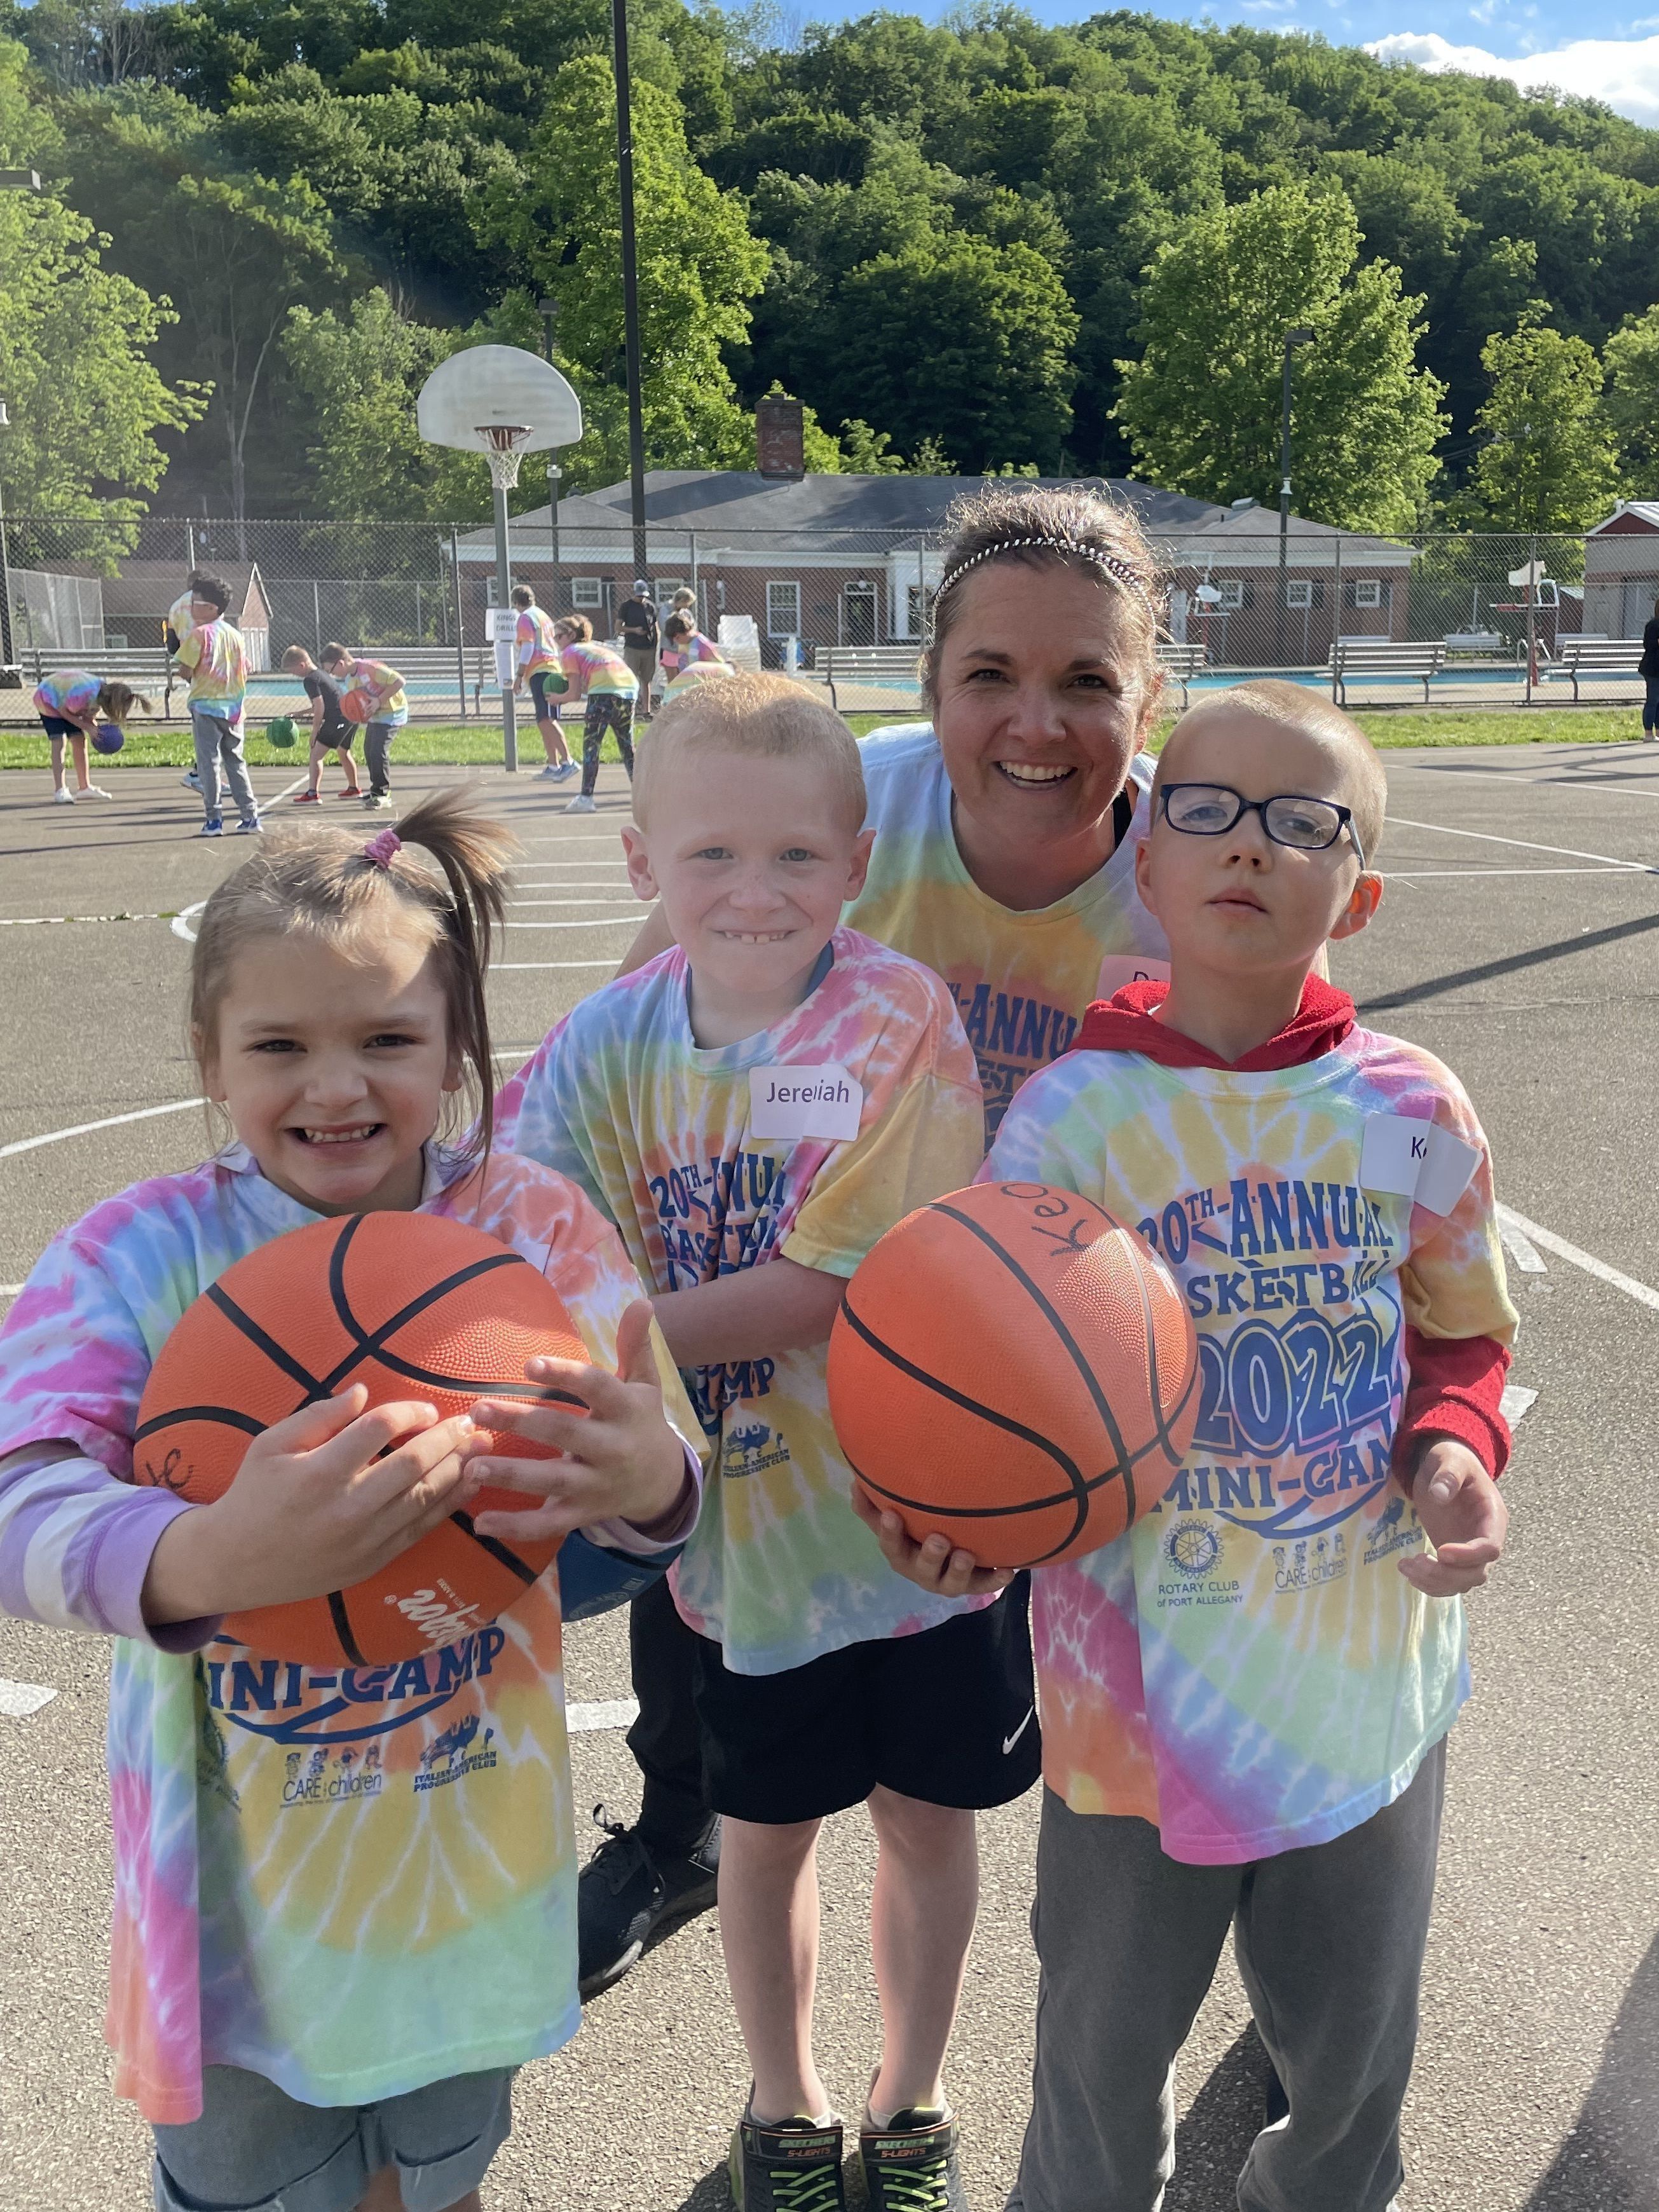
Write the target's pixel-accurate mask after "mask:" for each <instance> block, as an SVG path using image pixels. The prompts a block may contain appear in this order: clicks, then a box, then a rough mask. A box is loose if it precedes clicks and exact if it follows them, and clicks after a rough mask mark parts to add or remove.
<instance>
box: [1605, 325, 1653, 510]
mask: <svg viewBox="0 0 1659 2212" xmlns="http://www.w3.org/2000/svg"><path fill="white" fill-rule="evenodd" d="M1601 359H1602V364H1603V366H1604V367H1605V368H1606V370H1607V398H1606V407H1607V422H1608V426H1609V427H1610V428H1611V429H1612V431H1613V436H1614V437H1615V438H1616V439H1617V440H1618V441H1619V465H1620V471H1621V472H1622V475H1623V479H1624V490H1625V495H1626V497H1627V498H1630V499H1653V498H1656V497H1659V307H1650V308H1649V309H1648V311H1647V313H1646V314H1644V315H1628V316H1626V319H1625V321H1624V323H1623V324H1622V325H1621V326H1620V328H1619V329H1618V330H1616V331H1614V332H1613V336H1612V337H1610V338H1609V339H1608V340H1607V344H1606V346H1605V347H1604V348H1603V349H1602V355H1601Z"/></svg>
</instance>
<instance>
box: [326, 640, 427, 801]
mask: <svg viewBox="0 0 1659 2212" xmlns="http://www.w3.org/2000/svg"><path fill="white" fill-rule="evenodd" d="M322 664H323V669H324V672H325V674H326V675H328V676H331V678H333V680H334V681H335V683H336V684H338V685H339V687H340V705H341V708H342V709H343V712H344V713H345V714H348V715H349V717H350V719H351V720H354V721H360V722H362V724H363V725H364V729H363V752H364V755H365V756H366V757H367V760H368V798H367V799H364V801H363V805H365V806H366V807H368V808H370V809H371V810H372V809H374V808H375V807H386V806H390V805H391V804H392V769H391V765H390V756H391V750H392V738H394V737H395V736H396V734H397V733H398V731H399V730H400V729H402V727H403V726H404V723H405V722H406V721H407V720H409V698H408V695H407V694H406V693H405V691H404V679H403V678H402V677H401V676H400V675H399V674H398V671H397V670H396V669H395V668H392V667H389V666H388V665H387V664H386V662H385V661H384V660H368V659H363V658H362V656H361V655H359V654H357V653H353V652H352V650H351V648H350V647H349V646H346V645H325V647H323V651H322ZM348 700H350V701H351V702H353V704H352V705H351V706H348V705H347V703H346V702H347V701H348Z"/></svg>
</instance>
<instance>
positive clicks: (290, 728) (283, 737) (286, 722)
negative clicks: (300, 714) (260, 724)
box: [265, 714, 294, 752]
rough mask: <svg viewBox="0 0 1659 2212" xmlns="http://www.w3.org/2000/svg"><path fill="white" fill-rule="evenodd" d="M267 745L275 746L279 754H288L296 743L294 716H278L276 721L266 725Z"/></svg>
mask: <svg viewBox="0 0 1659 2212" xmlns="http://www.w3.org/2000/svg"><path fill="white" fill-rule="evenodd" d="M265 743H266V744H268V745H275V746H276V749H277V750H278V751H279V752H286V751H287V750H288V749H289V746H290V745H291V744H293V743H294V719H293V717H292V715H289V714H278V715H277V716H276V719H275V720H274V721H270V722H267V723H266V725H265Z"/></svg>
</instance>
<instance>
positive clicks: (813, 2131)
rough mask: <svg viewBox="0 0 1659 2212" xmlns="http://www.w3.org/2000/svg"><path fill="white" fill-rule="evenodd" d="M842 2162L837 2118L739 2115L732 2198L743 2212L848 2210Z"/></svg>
mask: <svg viewBox="0 0 1659 2212" xmlns="http://www.w3.org/2000/svg"><path fill="white" fill-rule="evenodd" d="M841 2161H842V2135H841V2122H840V2121H839V2120H836V2119H829V2120H826V2121H824V2122H823V2124H822V2125H820V2124H819V2123H818V2122H817V2120H809V2119H807V2118H805V2116H804V2115H798V2116H797V2117H796V2118H794V2119H793V2120H780V2121H779V2122H778V2124H777V2125H776V2126H775V2127H763V2125H762V2124H761V2123H760V2121H758V2120H751V2119H748V2118H744V2119H741V2120H739V2121H738V2124H737V2126H736V2127H735V2128H734V2129H733V2130H732V2160H731V2174H732V2201H733V2202H734V2203H736V2204H737V2205H738V2207H739V2208H740V2212H846V2206H847V2196H846V2191H845V2190H844V2189H843V2187H842V2178H841ZM872 2201H873V2200H872Z"/></svg>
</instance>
